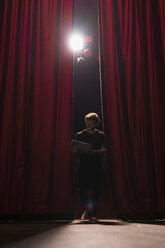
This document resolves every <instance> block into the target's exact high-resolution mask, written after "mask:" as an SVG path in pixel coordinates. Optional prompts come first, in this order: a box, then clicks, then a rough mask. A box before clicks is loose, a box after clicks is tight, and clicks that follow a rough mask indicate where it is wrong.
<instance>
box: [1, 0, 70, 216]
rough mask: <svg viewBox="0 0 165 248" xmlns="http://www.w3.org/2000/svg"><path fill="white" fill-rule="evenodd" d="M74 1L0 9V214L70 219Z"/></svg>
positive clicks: (44, 0)
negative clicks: (59, 215)
mask: <svg viewBox="0 0 165 248" xmlns="http://www.w3.org/2000/svg"><path fill="white" fill-rule="evenodd" d="M72 13H73V0H61V1H58V0H30V1H22V0H14V1H10V0H5V1H1V3H0V18H1V22H0V29H1V30H0V33H1V36H0V213H1V214H2V213H3V214H4V213H70V212H71V211H72V169H71V163H70V150H69V147H70V141H71V136H72V54H71V52H70V51H69V49H68V47H67V38H68V35H69V33H70V32H71V31H72Z"/></svg>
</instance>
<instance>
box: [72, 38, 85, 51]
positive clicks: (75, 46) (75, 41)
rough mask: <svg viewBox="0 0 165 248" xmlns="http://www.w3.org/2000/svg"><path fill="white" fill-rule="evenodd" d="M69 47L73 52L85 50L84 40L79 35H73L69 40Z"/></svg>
mask: <svg viewBox="0 0 165 248" xmlns="http://www.w3.org/2000/svg"><path fill="white" fill-rule="evenodd" d="M69 46H70V48H71V49H72V50H73V51H80V50H82V49H83V38H82V37H81V36H80V35H78V34H73V35H72V36H71V37H70V39H69Z"/></svg>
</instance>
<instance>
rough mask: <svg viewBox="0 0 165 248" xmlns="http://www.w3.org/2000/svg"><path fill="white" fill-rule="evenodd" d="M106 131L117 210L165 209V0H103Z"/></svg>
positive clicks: (154, 211)
mask: <svg viewBox="0 0 165 248" xmlns="http://www.w3.org/2000/svg"><path fill="white" fill-rule="evenodd" d="M100 12H101V14H100V15H101V37H102V52H103V59H102V66H103V92H104V96H105V101H104V117H105V132H106V133H107V135H108V138H109V141H110V145H111V163H112V164H111V175H110V176H111V180H113V183H112V184H113V190H114V195H115V198H116V204H117V212H118V214H120V215H127V216H139V217H140V216H144V215H145V216H154V215H155V216H158V215H159V214H161V213H165V198H164V196H165V180H164V178H165V170H164V165H165V155H164V154H165V151H164V147H165V146H164V141H165V136H164V127H165V118H164V115H163V111H164V107H165V104H164V103H165V101H164V99H165V97H164V92H165V91H164V89H165V88H164V83H165V76H164V75H165V22H164V20H165V1H164V0H158V1H144V0H139V1H132V0H100Z"/></svg>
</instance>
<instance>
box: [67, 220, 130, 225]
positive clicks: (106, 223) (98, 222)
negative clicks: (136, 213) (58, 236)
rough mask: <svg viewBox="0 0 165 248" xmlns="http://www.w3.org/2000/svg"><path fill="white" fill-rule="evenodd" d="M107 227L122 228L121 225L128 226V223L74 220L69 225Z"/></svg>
mask: <svg viewBox="0 0 165 248" xmlns="http://www.w3.org/2000/svg"><path fill="white" fill-rule="evenodd" d="M84 224H87V225H91V224H95V225H107V226H108V225H109V226H122V225H129V224H130V223H128V222H125V221H111V220H99V221H89V220H75V221H73V222H71V223H70V225H84Z"/></svg>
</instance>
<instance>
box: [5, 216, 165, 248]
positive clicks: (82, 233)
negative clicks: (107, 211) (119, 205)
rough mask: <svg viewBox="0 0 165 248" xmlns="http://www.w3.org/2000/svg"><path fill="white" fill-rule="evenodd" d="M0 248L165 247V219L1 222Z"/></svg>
mask: <svg viewBox="0 0 165 248" xmlns="http://www.w3.org/2000/svg"><path fill="white" fill-rule="evenodd" d="M0 247H1V248H2V247H12V248H33V247H34V248H64V247H67V248H88V247H98V248H106V247H108V248H121V247H122V248H156V247H157V248H165V220H157V221H140V222H125V221H117V220H100V221H99V222H98V223H90V222H89V221H85V222H82V221H80V220H73V221H35V222H33V221H29V222H0Z"/></svg>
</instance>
